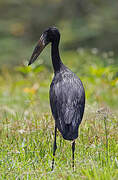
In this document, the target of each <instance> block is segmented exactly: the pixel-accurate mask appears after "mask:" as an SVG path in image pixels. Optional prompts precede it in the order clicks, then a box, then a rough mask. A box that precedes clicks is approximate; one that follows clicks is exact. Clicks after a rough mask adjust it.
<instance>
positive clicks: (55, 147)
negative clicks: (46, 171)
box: [52, 125, 57, 171]
mask: <svg viewBox="0 0 118 180" xmlns="http://www.w3.org/2000/svg"><path fill="white" fill-rule="evenodd" d="M56 134H57V127H56V125H55V138H54V146H53V159H52V171H53V169H54V156H55V152H56V149H57V145H56Z"/></svg>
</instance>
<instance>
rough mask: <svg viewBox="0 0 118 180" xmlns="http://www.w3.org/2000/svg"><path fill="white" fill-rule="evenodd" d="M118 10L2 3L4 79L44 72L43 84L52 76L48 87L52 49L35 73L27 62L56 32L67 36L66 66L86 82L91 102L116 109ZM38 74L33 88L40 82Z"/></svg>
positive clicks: (85, 2)
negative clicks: (50, 30) (49, 32)
mask: <svg viewBox="0 0 118 180" xmlns="http://www.w3.org/2000/svg"><path fill="white" fill-rule="evenodd" d="M117 9H118V3H117V0H113V1H110V0H104V1H99V0H91V1H90V0H75V1H73V3H72V2H71V0H63V1H62V0H21V1H19V0H0V71H1V77H3V76H5V73H6V69H7V70H8V69H9V70H8V71H10V72H14V73H15V74H17V75H18V74H20V75H23V76H22V77H21V76H20V79H22V78H24V75H25V77H26V76H27V77H28V76H31V74H32V72H34V71H35V72H38V74H40V71H41V73H42V74H43V75H42V76H41V77H42V79H40V81H42V80H44V79H45V76H46V74H47V72H48V76H47V79H46V80H47V81H48V77H49V75H50V74H51V73H52V72H53V70H52V64H51V60H50V59H51V58H50V46H48V47H47V48H46V50H45V51H44V52H43V53H42V54H41V56H40V57H39V61H37V63H35V64H34V65H33V66H32V68H30V69H29V68H27V62H28V60H29V58H30V56H31V54H32V50H33V48H34V46H35V44H36V42H37V41H38V39H39V37H40V34H41V33H42V31H43V30H44V29H45V28H47V27H49V26H56V27H57V28H59V30H60V32H61V45H60V49H61V57H62V59H63V62H64V63H65V64H66V65H67V66H69V68H71V69H72V70H73V71H74V72H75V73H76V74H77V75H79V76H80V78H81V79H82V81H83V83H84V85H85V88H86V95H87V99H88V100H89V102H90V103H91V102H97V103H98V104H100V105H104V104H108V105H110V106H113V107H116V106H117V105H118V101H117V93H118V55H117V54H118V50H117V47H118V39H117V37H118V31H117V29H118V20H117V19H118V11H117ZM33 69H35V70H33ZM35 72H34V74H33V76H34V79H32V78H30V80H31V84H33V83H34V82H35V79H37V78H36V77H37V73H35ZM35 74H36V75H35ZM51 76H52V75H51ZM11 79H12V78H11ZM38 80H39V78H38ZM50 80H51V78H50ZM50 80H49V83H50ZM36 82H38V81H36ZM39 83H40V82H39ZM49 83H48V85H47V87H49ZM22 84H23V83H22ZM24 86H26V84H25V85H24ZM32 86H33V85H32ZM41 87H42V86H41ZM26 88H27V87H26ZM39 91H40V90H39ZM111 94H112V96H111ZM47 96H48V95H47Z"/></svg>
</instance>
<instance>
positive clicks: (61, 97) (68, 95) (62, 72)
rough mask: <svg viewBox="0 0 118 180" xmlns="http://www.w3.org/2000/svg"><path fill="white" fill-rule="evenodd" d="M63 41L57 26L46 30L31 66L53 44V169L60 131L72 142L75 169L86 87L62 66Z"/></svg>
mask: <svg viewBox="0 0 118 180" xmlns="http://www.w3.org/2000/svg"><path fill="white" fill-rule="evenodd" d="M59 41H60V33H59V31H58V29H57V28H56V27H49V28H48V29H46V30H45V31H44V32H43V34H42V35H41V37H40V39H39V41H38V44H37V46H36V47H35V49H34V51H33V54H32V56H31V59H30V61H29V64H28V65H30V64H32V63H33V62H34V61H35V60H36V59H37V57H38V56H39V55H40V53H41V51H42V50H43V49H44V47H45V46H46V45H47V44H48V43H51V57H52V64H53V68H54V78H53V80H52V83H51V85H50V106H51V110H52V115H53V117H54V119H55V138H54V146H53V160H52V170H53V168H54V156H55V152H56V149H57V145H56V133H57V128H58V130H59V131H60V132H61V134H62V136H63V138H64V139H65V140H71V141H72V161H73V162H72V166H73V168H74V151H75V139H76V138H77V137H78V128H79V125H80V123H81V121H82V117H83V113H84V107H85V91H84V87H83V85H82V82H81V80H80V79H79V78H78V77H77V76H76V75H75V74H74V73H73V72H72V71H71V70H69V69H68V68H67V67H66V66H65V65H64V64H63V63H62V61H61V58H60V55H59Z"/></svg>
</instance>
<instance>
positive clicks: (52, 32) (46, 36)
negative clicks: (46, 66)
mask: <svg viewBox="0 0 118 180" xmlns="http://www.w3.org/2000/svg"><path fill="white" fill-rule="evenodd" d="M59 40H60V33H59V31H58V29H57V28H56V27H49V28H48V29H46V30H45V31H44V32H43V33H42V35H41V37H40V39H39V41H38V43H37V45H36V47H35V48H34V51H33V54H32V56H31V58H30V61H29V64H28V65H30V64H32V63H33V62H34V61H35V60H36V59H37V57H38V56H39V55H40V54H41V52H42V50H43V49H44V48H45V46H46V45H48V44H49V43H50V42H51V43H53V42H59Z"/></svg>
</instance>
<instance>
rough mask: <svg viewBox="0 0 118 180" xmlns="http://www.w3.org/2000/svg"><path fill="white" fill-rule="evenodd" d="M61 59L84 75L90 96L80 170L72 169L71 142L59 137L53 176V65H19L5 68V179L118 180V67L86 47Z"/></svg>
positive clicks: (1, 99) (1, 147) (1, 101)
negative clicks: (50, 100) (49, 95)
mask: <svg viewBox="0 0 118 180" xmlns="http://www.w3.org/2000/svg"><path fill="white" fill-rule="evenodd" d="M72 57H73V61H71V58H72ZM62 58H63V59H64V60H65V61H64V63H65V64H66V65H67V66H69V67H70V68H71V69H72V70H73V71H74V72H75V73H77V74H78V75H79V76H80V77H81V79H82V81H83V83H84V86H85V89H86V96H87V102H86V110H85V115H84V119H83V122H82V124H81V126H80V130H79V138H78V139H77V141H76V153H75V159H76V161H75V165H76V168H75V172H73V170H72V167H71V144H70V143H69V142H67V141H65V140H63V138H62V136H61V135H60V134H59V133H58V138H57V144H58V149H57V152H56V157H55V162H56V164H55V170H54V172H51V160H52V146H53V140H54V136H53V135H54V120H53V118H52V116H51V112H50V107H49V101H48V91H49V84H50V81H51V79H52V73H51V72H50V71H49V68H48V66H47V68H46V66H44V65H43V64H42V65H40V62H43V61H42V59H39V62H38V61H37V63H35V64H34V65H32V67H27V66H18V67H15V68H14V69H12V72H11V70H8V69H7V68H5V67H3V68H2V69H1V76H0V84H1V88H0V111H1V113H0V117H1V121H0V174H1V179H40V178H41V179H57V178H58V179H59V178H60V179H78V178H79V179H95V180H98V179H105V180H106V179H114V180H116V179H117V178H118V160H117V152H118V145H117V140H118V137H117V131H118V128H117V117H118V116H117V115H118V114H117V111H116V108H117V105H118V104H117V103H118V102H117V92H118V79H117V76H116V69H117V68H116V67H114V66H110V65H109V66H108V65H107V66H105V63H104V64H103V62H105V61H103V58H102V57H100V56H99V55H96V54H92V53H90V52H88V51H84V50H82V49H81V50H79V51H78V52H75V53H74V52H67V53H66V52H64V53H62ZM93 60H94V63H93ZM87 61H89V63H88V64H89V66H87V67H86V63H87ZM100 62H101V63H100ZM107 62H109V58H107ZM111 94H112V96H111ZM110 107H111V108H110Z"/></svg>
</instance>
